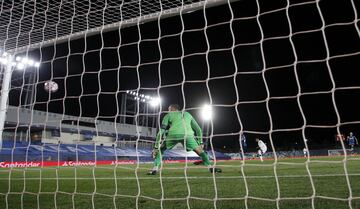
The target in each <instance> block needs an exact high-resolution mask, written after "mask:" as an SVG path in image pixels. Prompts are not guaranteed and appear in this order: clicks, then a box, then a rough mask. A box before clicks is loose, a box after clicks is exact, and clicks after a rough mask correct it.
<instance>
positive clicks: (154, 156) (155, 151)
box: [151, 148, 159, 159]
mask: <svg viewBox="0 0 360 209" xmlns="http://www.w3.org/2000/svg"><path fill="white" fill-rule="evenodd" d="M158 152H159V150H158V149H157V148H154V149H153V150H152V153H151V155H152V158H154V159H155V158H156V155H157V153H158Z"/></svg>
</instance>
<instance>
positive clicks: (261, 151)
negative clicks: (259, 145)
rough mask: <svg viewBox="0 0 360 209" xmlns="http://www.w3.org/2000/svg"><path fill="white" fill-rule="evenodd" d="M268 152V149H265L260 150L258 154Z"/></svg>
mask: <svg viewBox="0 0 360 209" xmlns="http://www.w3.org/2000/svg"><path fill="white" fill-rule="evenodd" d="M266 151H267V148H263V149H258V154H259V155H260V154H265V153H266Z"/></svg>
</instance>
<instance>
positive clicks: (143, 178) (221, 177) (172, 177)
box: [0, 173, 360, 181]
mask: <svg viewBox="0 0 360 209" xmlns="http://www.w3.org/2000/svg"><path fill="white" fill-rule="evenodd" d="M311 176H312V177H339V176H345V174H314V175H311ZM348 176H360V173H353V174H348ZM156 177H157V176H154V177H140V178H138V179H142V180H154V179H158V178H156ZM277 177H278V178H308V177H309V175H278V176H277ZM187 178H188V179H213V177H212V176H189V177H187ZM246 178H247V179H263V178H275V176H273V175H269V176H246ZM10 179H11V180H21V181H23V180H24V178H10ZM93 179H94V178H91V177H76V178H74V177H60V178H25V180H93ZM95 179H97V180H115V179H117V180H136V178H135V177H119V178H114V177H96V178H95ZM162 179H185V177H183V176H169V177H164V176H163V177H162ZM216 179H243V176H216ZM0 180H9V178H0Z"/></svg>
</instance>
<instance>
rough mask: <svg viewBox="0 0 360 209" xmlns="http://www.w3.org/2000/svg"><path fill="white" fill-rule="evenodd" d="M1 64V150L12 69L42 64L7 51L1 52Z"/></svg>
mask: <svg viewBox="0 0 360 209" xmlns="http://www.w3.org/2000/svg"><path fill="white" fill-rule="evenodd" d="M0 54H1V56H0V65H3V66H4V74H3V81H2V88H1V98H0V150H1V149H2V135H3V131H4V125H5V117H6V111H7V103H8V98H9V91H10V84H11V75H12V69H13V67H15V69H19V70H23V69H25V68H26V67H36V68H38V67H39V66H40V63H39V62H35V61H33V60H31V59H28V58H26V57H23V58H22V57H15V58H14V56H13V55H10V54H8V53H7V52H3V53H0Z"/></svg>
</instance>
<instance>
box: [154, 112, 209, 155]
mask: <svg viewBox="0 0 360 209" xmlns="http://www.w3.org/2000/svg"><path fill="white" fill-rule="evenodd" d="M165 131H166V132H167V133H166V135H167V138H176V137H177V136H181V137H186V136H195V137H196V139H197V141H198V143H199V144H202V130H201V128H200V126H199V124H198V123H197V122H196V120H195V119H194V118H193V116H192V115H191V114H190V113H188V112H184V113H182V112H180V111H174V112H169V113H168V114H166V115H165V117H164V118H163V120H162V123H161V128H160V131H159V133H158V134H157V136H156V142H155V148H158V146H159V144H160V142H161V138H162V136H163V134H164V133H165Z"/></svg>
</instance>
